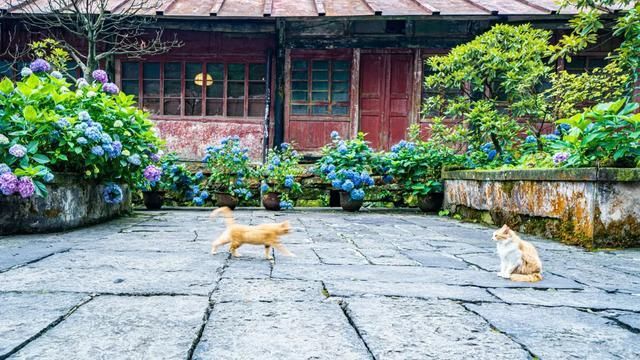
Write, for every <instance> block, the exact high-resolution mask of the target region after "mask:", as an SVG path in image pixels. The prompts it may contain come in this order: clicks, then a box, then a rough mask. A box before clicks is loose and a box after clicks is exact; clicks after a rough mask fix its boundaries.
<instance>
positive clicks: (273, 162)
mask: <svg viewBox="0 0 640 360" xmlns="http://www.w3.org/2000/svg"><path fill="white" fill-rule="evenodd" d="M271 163H272V164H273V165H275V166H278V165H280V157H279V156H277V155H276V156H274V157H273V159H271Z"/></svg>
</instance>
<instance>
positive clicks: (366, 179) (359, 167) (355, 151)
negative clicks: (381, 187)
mask: <svg viewBox="0 0 640 360" xmlns="http://www.w3.org/2000/svg"><path fill="white" fill-rule="evenodd" d="M378 164H379V162H378V159H377V156H376V153H375V152H374V151H373V150H372V149H371V148H370V147H369V144H368V143H367V141H365V139H364V134H363V133H359V134H358V135H357V136H356V138H355V139H351V140H343V139H342V138H340V135H339V134H338V132H337V131H333V132H332V133H331V143H330V144H328V145H326V146H325V147H324V148H323V149H322V158H320V160H319V161H318V164H317V165H318V167H317V173H318V174H319V175H320V177H321V178H322V179H323V180H324V181H326V182H327V183H330V184H331V186H332V187H333V188H334V189H335V190H340V191H344V192H347V193H349V196H350V198H351V199H352V200H356V201H358V200H363V199H364V198H365V191H364V189H365V188H367V187H371V186H374V185H375V182H374V180H373V178H372V177H371V174H372V172H373V170H374V169H375V168H377V167H378Z"/></svg>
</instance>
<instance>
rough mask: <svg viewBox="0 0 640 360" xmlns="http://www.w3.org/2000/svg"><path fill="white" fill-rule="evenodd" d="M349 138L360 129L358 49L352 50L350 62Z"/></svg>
mask: <svg viewBox="0 0 640 360" xmlns="http://www.w3.org/2000/svg"><path fill="white" fill-rule="evenodd" d="M351 62H352V63H351V99H350V100H351V110H350V112H351V137H352V138H353V139H355V137H356V136H357V135H358V130H359V129H360V49H353V59H352V60H351Z"/></svg>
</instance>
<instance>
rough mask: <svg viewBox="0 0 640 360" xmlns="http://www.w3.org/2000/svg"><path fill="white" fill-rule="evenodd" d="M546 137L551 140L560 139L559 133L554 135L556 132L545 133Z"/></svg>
mask: <svg viewBox="0 0 640 360" xmlns="http://www.w3.org/2000/svg"><path fill="white" fill-rule="evenodd" d="M544 138H545V139H547V140H549V141H554V140H558V139H560V138H559V137H558V136H557V135H554V134H549V135H545V136H544Z"/></svg>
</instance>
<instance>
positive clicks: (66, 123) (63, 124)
mask: <svg viewBox="0 0 640 360" xmlns="http://www.w3.org/2000/svg"><path fill="white" fill-rule="evenodd" d="M69 125H71V124H70V123H69V120H67V119H65V118H60V119H58V121H56V126H58V127H59V128H66V127H67V126H69Z"/></svg>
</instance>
